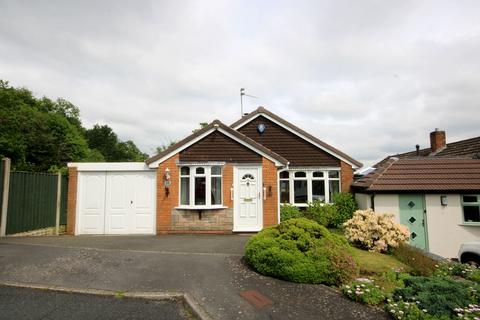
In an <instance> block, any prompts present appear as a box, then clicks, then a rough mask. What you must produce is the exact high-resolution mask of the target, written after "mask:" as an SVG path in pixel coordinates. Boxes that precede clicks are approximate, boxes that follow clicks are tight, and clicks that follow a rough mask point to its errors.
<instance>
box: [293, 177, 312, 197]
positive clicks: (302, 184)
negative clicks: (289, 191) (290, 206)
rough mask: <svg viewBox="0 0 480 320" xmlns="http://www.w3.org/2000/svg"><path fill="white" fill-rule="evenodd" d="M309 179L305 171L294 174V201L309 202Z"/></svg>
mask: <svg viewBox="0 0 480 320" xmlns="http://www.w3.org/2000/svg"><path fill="white" fill-rule="evenodd" d="M307 184H308V180H307V173H306V172H305V171H297V172H295V173H294V175H293V203H295V204H307V203H308V187H307Z"/></svg>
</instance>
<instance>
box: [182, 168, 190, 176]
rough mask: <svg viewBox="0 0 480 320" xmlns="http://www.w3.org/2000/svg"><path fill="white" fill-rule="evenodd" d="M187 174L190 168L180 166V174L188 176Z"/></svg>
mask: <svg viewBox="0 0 480 320" xmlns="http://www.w3.org/2000/svg"><path fill="white" fill-rule="evenodd" d="M189 174H190V168H189V167H182V169H181V175H182V176H188V175H189Z"/></svg>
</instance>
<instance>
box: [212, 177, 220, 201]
mask: <svg viewBox="0 0 480 320" xmlns="http://www.w3.org/2000/svg"><path fill="white" fill-rule="evenodd" d="M211 197H212V199H211V200H212V201H211V202H212V204H222V178H221V177H212V194H211Z"/></svg>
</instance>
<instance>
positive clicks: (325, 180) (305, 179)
mask: <svg viewBox="0 0 480 320" xmlns="http://www.w3.org/2000/svg"><path fill="white" fill-rule="evenodd" d="M279 188H280V192H279V193H280V203H291V204H293V205H296V206H299V207H304V206H307V205H308V203H309V202H313V201H316V200H317V201H322V202H327V203H328V202H332V198H333V194H335V193H338V192H340V171H339V170H338V169H335V170H333V169H309V170H288V171H287V170H285V171H281V172H280V173H279Z"/></svg>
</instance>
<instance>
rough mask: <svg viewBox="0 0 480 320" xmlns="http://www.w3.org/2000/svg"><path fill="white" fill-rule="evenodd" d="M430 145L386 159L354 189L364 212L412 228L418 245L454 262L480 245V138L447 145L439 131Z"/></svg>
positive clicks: (431, 139) (431, 134) (411, 241)
mask: <svg viewBox="0 0 480 320" xmlns="http://www.w3.org/2000/svg"><path fill="white" fill-rule="evenodd" d="M430 144H431V145H430V148H426V149H420V148H419V147H418V145H417V150H415V151H411V152H406V153H402V154H397V155H394V156H389V157H387V158H385V159H383V160H382V161H380V162H379V163H378V164H376V165H375V166H374V167H376V170H375V171H373V172H371V173H369V174H367V175H365V176H364V177H362V178H360V179H359V180H357V181H356V182H355V183H354V184H353V186H352V188H353V190H354V192H355V198H356V200H357V202H358V204H359V207H360V209H367V208H372V209H374V210H375V211H376V212H377V213H393V214H394V215H395V218H396V220H397V222H400V223H402V224H404V225H406V226H407V227H408V228H409V229H410V232H411V236H410V243H411V244H412V245H414V246H417V247H419V248H422V249H425V250H427V251H430V252H432V253H434V254H437V255H440V256H443V257H447V258H454V257H456V256H457V252H458V250H459V248H460V245H461V243H463V242H466V241H471V240H478V239H480V157H479V155H480V137H477V138H472V139H467V140H462V141H457V142H453V143H446V135H445V132H444V131H440V130H438V129H436V130H435V131H433V132H432V133H430Z"/></svg>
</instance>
